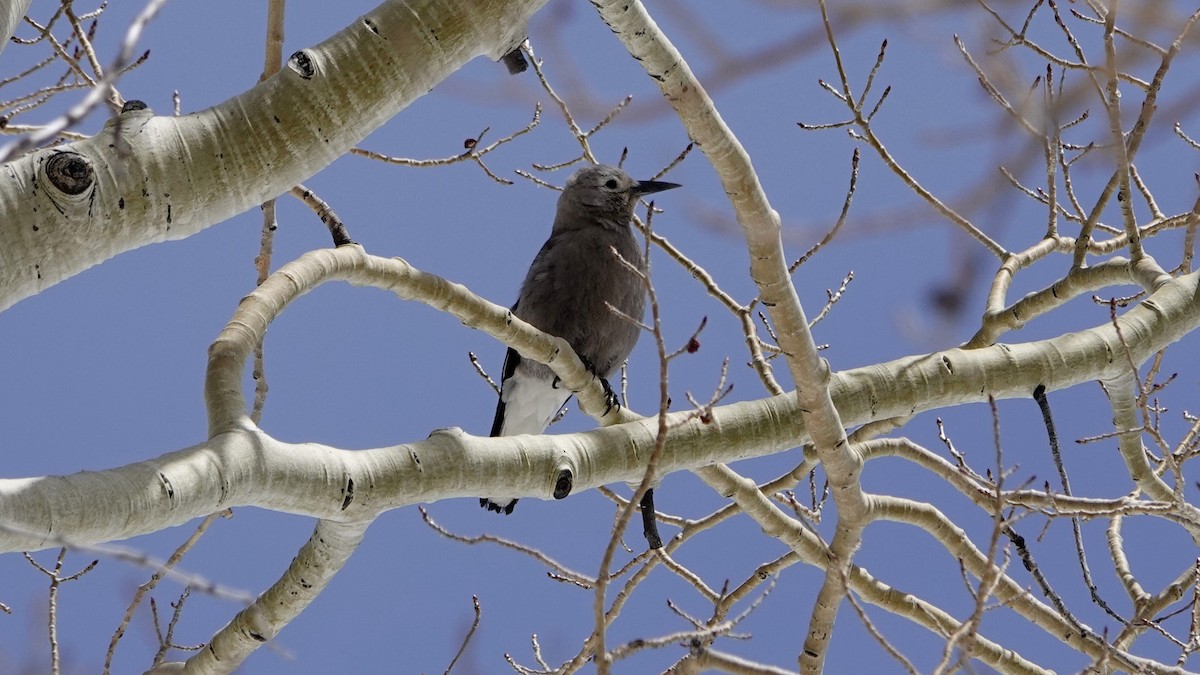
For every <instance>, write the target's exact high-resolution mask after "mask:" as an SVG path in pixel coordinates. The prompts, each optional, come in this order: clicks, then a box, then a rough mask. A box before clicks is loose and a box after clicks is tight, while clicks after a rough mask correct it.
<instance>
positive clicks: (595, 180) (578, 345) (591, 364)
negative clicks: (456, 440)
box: [479, 165, 679, 513]
mask: <svg viewBox="0 0 1200 675" xmlns="http://www.w3.org/2000/svg"><path fill="white" fill-rule="evenodd" d="M677 187H679V185H678V184H676V183H666V182H663V181H637V180H633V179H632V178H630V177H629V176H627V175H626V174H625V172H624V171H622V170H620V169H617V168H615V167H611V166H604V165H597V166H588V167H585V168H583V169H580V170H579V171H577V172H576V173H575V175H573V176H571V178H570V179H568V180H567V184H566V186H565V187H564V188H563V191H562V195H560V196H559V198H558V211H557V213H556V214H555V216H554V227H553V228H552V229H551V230H550V238H549V239H547V240H546V243H545V244H543V245H542V250H540V251H538V254H537V255H536V256H535V257H534V259H533V263H532V264H531V265H530V266H529V272H527V273H526V274H525V281H523V282H522V283H521V290H520V292H519V293H518V295H517V303H516V304H515V305H513V306H512V311H513V314H514V315H516V316H517V317H519V318H521V319H523V320H525V321H527V322H529V323H530V324H532V325H533V326H535V327H537V328H539V329H541V330H543V331H545V332H547V333H549V334H551V335H555V336H558V337H561V338H562V339H564V340H566V341H567V342H568V343H570V345H571V348H572V349H574V350H575V353H576V354H578V355H579V358H580V359H581V360H583V362H584V363H585V364H586V365H587V367H588V369H589V370H591V371H592V372H593V373H595V374H596V376H598V377H599V378H600V379H601V382H603V384H604V389H605V392H606V393H607V394H608V396H609V405H610V406H611V405H613V404H618V403H617V400H616V395H615V394H613V391H612V387H611V386H609V384H608V378H609V377H611V376H612V374H613V373H615V372H616V371H617V369H618V368H620V366H621V364H622V363H624V362H625V359H626V358H628V357H629V353H630V352H631V351H633V345H634V344H635V343H636V342H637V339H638V333H639V332H640V328H638V327H637V326H635V325H634V324H632V323H630V322H629V320H627V319H625V318H623V317H621V316H619V315H617V314H615V313H613V312H612V311H611V310H610V309H609V308H608V306H607V305H611V306H612V307H614V308H616V309H617V310H618V311H620V312H622V313H623V314H626V315H627V316H630V317H632V318H633V319H635V320H638V321H640V320H641V319H642V315H643V313H644V310H645V306H646V289H645V287H644V286H643V285H642V280H641V279H639V278H638V276H637V275H636V274H634V272H633V271H631V270H630V269H628V268H627V267H626V266H625V265H624V264H622V263H621V261H620V260H618V259H617V256H615V255H613V251H612V249H614V248H615V249H616V250H617V252H618V253H619V254H620V255H621V257H622V258H624V259H625V260H626V261H627V262H629V263H630V264H631V265H633V266H634V267H636V268H637V269H639V270H642V271H645V268H646V263H645V260H643V258H642V252H641V247H640V245H639V244H638V242H637V239H635V238H634V236H633V229H632V228H631V227H630V224H629V221H630V219H631V218H632V217H633V207H634V206H635V205H636V204H637V201H638V198H639V197H641V196H642V195H648V194H651V193H654V192H661V191H662V190H670V189H671V188H677ZM569 398H571V392H570V391H568V390H567V388H566V387H564V386H562V383H560V382H559V381H558V378H557V377H555V375H554V372H553V371H551V370H550V368H548V367H547V366H545V365H543V364H541V363H538V362H536V361H531V360H529V359H524V358H521V355H520V354H518V353H517V352H516V351H515V350H513V349H509V350H508V353H507V354H506V355H505V357H504V374H503V375H502V376H501V380H500V401H499V402H498V403H497V404H496V418H495V421H493V422H492V433H491V435H492V436H516V435H517V434H540V433H542V432H543V431H545V430H546V427H547V426H549V424H550V421H551V420H552V419H554V417H555V415H557V414H558V411H559V410H561V409H562V407H563V406H564V405H565V404H566V402H567V399H569ZM516 504H517V500H516V499H515V498H514V497H512V496H511V495H499V496H493V497H484V498H482V499H480V500H479V505H480V506H482V507H484V508H486V509H488V510H489V511H495V512H496V513H512V510H513V507H514V506H516Z"/></svg>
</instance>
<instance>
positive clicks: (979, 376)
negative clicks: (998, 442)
mask: <svg viewBox="0 0 1200 675" xmlns="http://www.w3.org/2000/svg"><path fill="white" fill-rule="evenodd" d="M293 266H295V268H291V269H289V268H285V269H284V270H281V271H280V272H278V273H276V274H277V275H278V276H277V278H285V277H286V278H287V280H288V282H289V283H290V282H291V281H293V280H295V279H296V278H298V275H297V272H296V271H295V269H296V268H299V269H300V270H301V272H300V274H299V276H302V275H303V268H304V267H306V266H307V267H323V268H324V269H326V270H327V272H325V274H326V278H328V279H330V280H332V279H345V280H348V281H351V282H352V283H356V284H370V285H374V286H382V287H385V288H391V289H392V290H395V291H396V292H397V293H398V294H400V295H402V296H404V297H410V298H415V299H419V300H421V301H422V302H427V303H429V304H432V305H434V306H447V304H448V303H447V298H446V296H445V294H444V293H442V292H440V291H439V292H437V293H432V294H429V295H427V296H423V295H419V294H418V293H416V292H415V291H413V290H412V286H411V285H407V284H402V283H401V281H399V280H401V279H403V278H404V277H405V276H406V275H407V276H411V275H412V273H413V272H412V269H411V267H409V266H408V265H407V264H406V263H404V262H403V261H400V260H385V259H382V258H376V257H374V256H369V255H366V254H364V253H362V252H361V250H360V249H358V248H357V247H343V248H341V249H337V250H325V251H317V252H314V253H310V254H308V255H307V256H305V257H304V258H302V259H301V260H300V261H297V263H293ZM425 276H426V277H430V276H432V275H425ZM438 281H439V282H440V283H438V284H434V285H433V286H434V287H436V288H438V289H445V288H446V287H447V286H448V284H446V283H445V282H444V281H442V280H438ZM264 285H265V284H264ZM301 285H303V284H301ZM1198 286H1200V273H1193V274H1190V275H1187V276H1185V277H1180V278H1178V279H1175V280H1172V281H1170V282H1168V283H1166V284H1164V285H1163V286H1162V287H1161V288H1160V289H1159V290H1158V291H1157V292H1156V293H1155V294H1154V295H1153V296H1151V297H1150V298H1148V299H1147V300H1146V301H1144V302H1143V303H1141V304H1140V305H1138V306H1137V307H1134V308H1132V309H1131V310H1129V312H1127V313H1126V314H1125V315H1124V316H1122V317H1120V319H1118V322H1119V324H1120V327H1121V334H1122V335H1123V337H1124V340H1125V343H1126V344H1127V345H1128V348H1129V350H1130V354H1131V357H1132V360H1133V362H1134V363H1135V364H1140V363H1142V362H1144V361H1145V360H1146V359H1147V358H1149V357H1150V356H1151V355H1152V354H1153V353H1154V352H1155V351H1157V350H1159V349H1161V348H1163V347H1165V346H1167V345H1169V344H1171V343H1172V342H1174V341H1176V340H1178V339H1179V338H1180V337H1182V336H1183V335H1185V334H1187V333H1188V332H1189V331H1191V330H1194V329H1195V328H1196V327H1197V326H1200V294H1198V293H1197V290H1198ZM454 288H456V289H458V290H459V291H460V292H461V293H463V294H464V296H463V297H466V295H469V293H467V292H466V291H465V289H463V288H462V287H461V286H457V287H454ZM252 297H253V296H252ZM454 311H455V313H459V312H461V314H460V316H461V317H463V318H464V321H466V322H468V323H470V324H474V325H478V326H479V327H480V328H482V329H484V330H486V331H487V332H489V333H491V334H493V335H495V336H497V337H498V338H505V339H507V340H510V341H511V340H512V339H513V336H514V334H515V330H516V329H514V328H513V327H511V326H509V325H508V322H507V321H506V316H507V311H506V310H504V309H503V308H500V307H497V306H495V305H492V304H491V303H488V302H486V301H483V300H477V302H476V307H474V308H467V309H461V310H457V309H456V310H454ZM244 325H245V324H235V323H231V328H233V329H235V330H239V331H240V330H245V328H244ZM1124 349H1125V347H1124V346H1122V341H1121V337H1120V336H1118V335H1117V331H1116V329H1115V328H1114V327H1113V326H1112V325H1111V324H1103V325H1100V326H1096V327H1094V328H1091V329H1088V330H1084V331H1080V332H1077V333H1068V334H1066V335H1062V336H1060V337H1056V338H1053V339H1050V340H1042V341H1037V342H1029V343H1021V344H1011V345H1008V344H998V345H995V346H993V347H988V348H983V349H973V350H961V349H951V350H946V351H943V352H937V353H934V354H927V355H926V354H923V355H918V356H911V357H905V358H902V359H897V360H895V361H891V362H887V363H882V364H878V365H874V366H868V367H865V368H858V369H853V370H847V371H843V372H839V373H835V374H834V375H833V377H832V380H831V384H830V391H831V393H832V395H833V400H834V403H835V404H836V405H837V407H838V410H839V411H840V412H841V415H842V419H843V421H844V422H845V423H846V424H847V425H851V426H853V425H858V424H863V423H866V422H870V421H872V420H881V419H888V418H892V417H900V416H908V415H913V414H916V413H919V412H924V411H928V410H936V409H939V408H943V407H947V406H952V405H959V404H962V403H969V402H980V401H986V400H987V397H988V396H989V395H991V396H994V397H995V398H997V399H1005V398H1025V397H1028V396H1030V393H1031V392H1032V390H1033V388H1034V387H1035V386H1036V385H1038V384H1043V385H1045V387H1046V389H1047V391H1056V390H1059V389H1065V388H1068V387H1071V386H1074V385H1077V384H1081V383H1083V382H1089V381H1094V380H1112V379H1119V378H1120V377H1121V376H1122V374H1123V373H1124V372H1125V371H1126V370H1127V369H1128V365H1127V363H1126V362H1125V359H1123V358H1118V357H1117V356H1116V355H1118V354H1122V353H1123V352H1124ZM212 393H213V392H211V391H210V392H209V395H210V397H211V396H212ZM237 395H238V396H240V392H237ZM687 416H688V413H686V412H680V413H674V414H673V415H672V417H671V420H670V421H671V423H672V424H673V425H674V424H675V423H678V425H677V426H672V428H671V430H670V434H669V436H668V439H667V444H666V447H665V449H664V452H663V455H662V458H661V459H660V460H659V468H660V471H661V473H662V474H663V475H666V474H668V473H672V472H675V471H680V470H686V469H696V468H700V467H704V466H708V465H711V464H714V463H718V462H732V461H736V460H739V459H744V458H748V457H757V456H762V455H766V454H771V453H774V452H779V451H781V450H785V449H787V448H791V447H795V446H797V445H800V444H802V443H804V442H806V441H807V440H808V433H807V431H806V430H805V427H804V423H803V420H802V419H801V414H800V411H799V409H798V406H797V403H796V397H795V395H794V394H791V393H789V394H784V395H780V396H773V397H768V398H764V399H760V400H757V401H746V402H740V403H733V404H730V405H724V406H720V407H718V408H716V409H715V410H714V411H713V416H712V422H711V423H710V424H702V423H701V422H699V421H698V420H691V421H689V422H686V423H684V419H685V418H686V417H687ZM217 431H218V433H217V434H216V435H215V436H214V437H213V438H212V439H211V440H209V441H208V442H206V443H202V444H199V445H196V446H193V447H190V448H186V449H183V450H179V451H176V452H172V453H168V454H165V455H163V456H161V457H159V458H157V459H153V460H148V461H145V462H139V463H136V464H132V465H129V466H125V467H120V468H115V469H110V470H107V471H98V472H83V473H78V474H73V475H68V476H60V477H43V478H25V479H8V480H0V512H2V513H4V514H5V516H6V518H5V524H4V525H3V526H2V527H0V551H20V550H36V549H41V548H46V547H49V546H57V545H60V544H61V543H64V542H74V543H93V542H103V541H110V540H114V539H124V538H127V537H132V536H135V535H138V534H143V533H146V532H153V531H156V530H160V529H163V528H165V527H169V526H172V525H177V524H180V523H183V522H186V521H188V520H190V519H192V518H196V517H200V516H203V515H207V514H209V513H213V512H215V511H218V510H221V509H223V508H226V507H231V506H259V507H262V508H266V509H271V510H276V511H283V512H288V513H298V514H304V515H309V516H315V517H317V518H322V519H329V520H335V521H340V522H362V521H366V520H370V519H371V518H373V517H375V516H377V515H378V514H379V513H382V512H383V511H387V510H389V509H395V508H399V507H402V506H406V505H410V504H416V503H421V502H434V501H438V500H441V499H450V498H455V497H477V496H478V495H480V494H485V493H486V492H487V491H488V490H489V489H491V488H492V487H494V486H495V485H504V486H506V489H507V490H509V491H510V492H512V493H513V494H519V495H521V496H528V497H538V498H542V499H549V498H551V497H552V495H553V492H554V487H555V479H556V477H557V475H558V473H559V471H561V470H562V469H563V468H564V467H566V468H569V469H570V470H571V471H572V473H573V475H574V490H573V492H579V491H581V490H586V489H590V488H593V487H596V486H599V485H604V484H609V483H618V482H630V481H634V482H636V481H638V480H640V479H641V476H642V474H643V472H644V469H645V461H646V459H647V458H648V457H649V455H650V452H651V450H652V449H653V447H654V440H655V435H656V432H657V421H656V420H654V419H647V420H638V421H633V422H628V423H625V424H620V425H616V426H611V427H606V428H602V429H597V430H595V431H590V432H586V433H575V434H562V435H557V436H518V437H514V438H480V437H475V436H470V435H468V434H466V433H464V432H463V431H462V430H460V429H445V430H441V431H437V432H435V433H433V434H432V435H431V436H430V437H429V438H427V439H424V440H421V441H417V442H414V443H407V444H403V445H397V446H393V447H388V448H377V449H373V450H361V451H350V450H341V449H337V448H332V447H328V446H324V445H318V444H315V443H304V444H289V443H283V442H281V441H278V440H276V439H273V438H271V437H270V436H268V435H266V434H265V433H263V432H261V431H259V430H258V429H255V428H254V427H253V426H252V425H250V424H249V422H248V421H246V420H244V419H243V421H242V422H241V423H240V424H238V425H226V426H225V428H223V429H219V430H217ZM351 483H352V484H353V486H352V489H351ZM133 486H136V487H133ZM1186 512H1190V509H1185V513H1186ZM1192 516H1193V520H1194V521H1195V522H1193V523H1192V527H1191V528H1190V529H1191V530H1192V531H1194V532H1195V531H1197V530H1198V529H1200V519H1198V518H1194V514H1192Z"/></svg>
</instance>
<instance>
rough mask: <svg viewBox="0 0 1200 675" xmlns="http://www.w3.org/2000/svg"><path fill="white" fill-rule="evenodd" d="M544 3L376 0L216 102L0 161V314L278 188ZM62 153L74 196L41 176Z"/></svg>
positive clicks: (488, 49)
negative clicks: (70, 159)
mask: <svg viewBox="0 0 1200 675" xmlns="http://www.w3.org/2000/svg"><path fill="white" fill-rule="evenodd" d="M545 2H546V0H509V1H508V2H492V1H488V0H409V1H407V2H402V1H400V0H389V1H388V2H384V3H383V4H381V5H379V6H378V7H377V8H375V9H374V10H372V11H371V12H370V13H368V14H366V15H364V16H362V17H360V18H358V19H355V20H354V22H353V23H351V24H350V25H349V26H347V27H346V28H344V29H343V30H341V31H340V32H338V33H337V34H336V35H334V36H333V37H331V38H329V39H328V40H326V41H325V42H322V43H321V44H319V45H316V46H314V47H311V48H308V49H305V50H302V51H301V52H297V54H298V55H299V56H296V55H294V56H293V57H292V58H291V59H289V61H288V62H287V64H285V66H284V68H283V69H282V70H280V71H279V72H278V73H276V74H275V75H274V76H272V77H271V78H269V79H267V80H266V81H264V82H261V83H259V84H258V85H256V86H255V87H253V88H252V89H250V90H248V91H246V92H244V93H242V94H239V95H237V96H235V97H233V98H231V99H229V100H228V101H225V102H224V103H222V104H220V105H217V106H215V107H212V108H209V109H207V110H203V111H200V112H197V113H192V114H188V115H183V116H181V117H165V116H157V115H154V114H152V113H151V112H150V111H148V110H140V111H131V112H127V113H123V114H121V115H119V116H117V117H115V118H114V119H113V120H110V121H109V123H108V124H107V125H106V126H105V128H104V129H103V131H102V132H101V133H99V134H97V135H96V136H95V137H93V138H90V139H87V140H84V141H79V142H76V143H68V144H63V145H57V146H54V147H52V148H45V149H41V150H37V151H34V152H31V153H29V154H27V155H25V156H22V157H19V158H17V159H15V160H13V161H11V162H8V163H7V164H4V165H0V310H3V309H6V308H8V307H10V306H12V305H13V304H14V303H16V302H18V301H20V300H22V299H24V298H27V297H29V296H31V295H36V294H37V293H39V292H41V291H42V290H44V289H46V288H48V287H49V286H52V285H54V284H56V283H58V282H59V281H62V280H63V279H67V278H69V277H71V276H72V275H75V274H78V273H79V272H81V271H83V270H85V269H87V268H88V267H91V266H92V265H95V264H98V263H100V262H102V261H104V260H107V259H108V258H111V257H113V256H115V255H117V254H118V253H122V252H125V251H129V250H132V249H135V248H138V247H141V246H145V245H147V244H152V243H157V242H161V241H166V240H171V239H182V238H184V237H188V236H191V235H193V234H195V233H196V232H198V231H200V230H202V229H204V228H206V227H209V226H210V225H214V224H216V223H219V222H221V221H223V220H225V219H227V218H229V217H231V216H233V215H236V214H238V213H240V212H242V211H245V210H247V209H249V208H252V207H255V206H257V205H259V204H261V203H262V202H264V201H267V200H268V199H271V198H273V197H276V196H278V195H280V194H282V193H283V192H286V191H287V190H288V189H290V188H291V187H292V186H294V185H296V184H298V183H300V182H301V181H303V180H304V179H306V178H308V177H309V176H311V175H313V174H314V173H316V172H317V171H319V170H320V169H321V168H323V167H325V166H326V165H328V164H329V163H330V162H332V161H333V160H335V159H337V158H338V157H340V156H342V155H344V154H345V153H346V152H347V151H348V150H349V149H350V148H351V147H352V146H353V145H354V144H356V143H357V142H359V141H360V140H362V139H363V138H364V137H366V136H367V134H369V133H371V132H372V131H374V130H375V129H376V128H378V127H379V126H380V125H381V124H383V123H384V122H386V121H387V120H388V119H390V118H391V117H392V116H394V115H395V114H396V113H398V112H399V111H401V110H403V109H404V108H405V107H406V106H408V104H409V103H411V102H413V101H414V100H416V99H417V98H419V97H421V96H424V95H425V94H426V93H427V92H428V91H429V90H430V89H432V88H433V87H434V86H435V85H437V84H438V83H439V82H441V81H442V80H443V79H445V78H446V77H447V76H449V75H450V74H451V73H453V72H455V71H456V70H458V69H459V68H460V67H462V66H463V64H465V63H466V62H467V61H469V60H471V59H473V58H475V57H476V56H480V55H486V56H488V57H490V58H493V59H498V58H500V57H501V56H503V55H504V54H505V53H507V52H508V51H510V50H512V49H513V48H514V47H516V46H517V45H518V44H519V43H520V41H521V40H523V39H524V37H525V28H526V24H527V22H528V19H529V17H530V16H531V15H532V14H533V13H534V12H536V11H537V10H538V9H539V8H541V6H542V5H544V4H545ZM496 77H508V75H507V73H506V71H505V69H504V68H503V67H502V66H497V67H496ZM62 153H75V154H76V155H77V156H78V159H79V161H80V162H81V163H82V164H80V165H78V166H79V167H84V166H86V167H87V168H88V169H89V170H90V172H91V181H90V185H89V186H88V187H87V188H86V189H84V190H83V191H82V192H80V193H79V194H75V195H71V194H68V193H66V192H63V191H61V190H59V189H58V188H56V187H55V185H54V183H53V182H52V181H51V180H50V179H49V177H48V176H47V173H46V168H47V164H48V163H49V161H50V160H51V158H53V157H54V156H56V155H60V154H62ZM81 170H82V169H81Z"/></svg>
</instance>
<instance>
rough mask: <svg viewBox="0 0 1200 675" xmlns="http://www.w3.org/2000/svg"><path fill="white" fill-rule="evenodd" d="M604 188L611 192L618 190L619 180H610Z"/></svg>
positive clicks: (605, 182)
mask: <svg viewBox="0 0 1200 675" xmlns="http://www.w3.org/2000/svg"><path fill="white" fill-rule="evenodd" d="M604 187H606V188H608V189H609V190H616V189H617V179H616V178H609V179H608V180H606V181H604Z"/></svg>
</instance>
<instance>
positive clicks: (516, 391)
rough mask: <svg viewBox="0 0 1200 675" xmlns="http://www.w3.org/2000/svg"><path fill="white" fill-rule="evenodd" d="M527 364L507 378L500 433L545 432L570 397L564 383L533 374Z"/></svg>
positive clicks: (502, 434)
mask: <svg viewBox="0 0 1200 675" xmlns="http://www.w3.org/2000/svg"><path fill="white" fill-rule="evenodd" d="M524 365H525V364H523V363H522V364H520V365H518V366H517V368H516V370H515V372H513V374H512V377H510V378H508V379H507V380H505V381H504V387H503V390H502V392H501V394H500V398H501V399H502V400H503V401H504V422H503V423H502V424H501V425H500V435H501V436H516V435H518V434H540V433H542V432H543V431H545V430H546V427H548V426H549V425H550V420H552V419H554V416H555V415H557V414H558V411H559V410H560V409H561V408H562V407H563V404H565V403H566V402H567V399H568V398H570V397H571V392H570V391H568V390H567V388H566V387H564V386H563V385H562V384H561V383H559V385H558V387H557V388H555V387H554V386H553V382H554V379H545V378H544V377H537V376H535V375H532V374H530V373H529V372H528V371H527V370H526V369H525V368H523V367H522V366H524Z"/></svg>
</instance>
